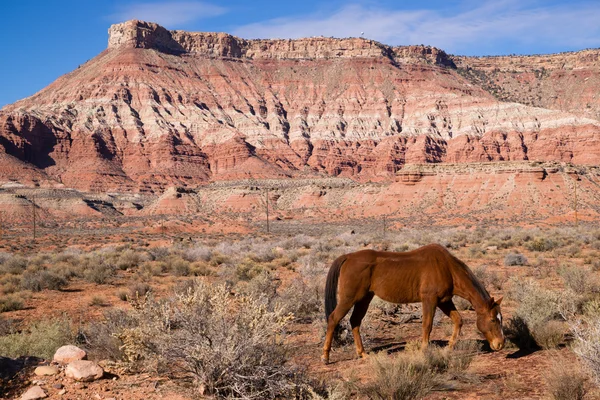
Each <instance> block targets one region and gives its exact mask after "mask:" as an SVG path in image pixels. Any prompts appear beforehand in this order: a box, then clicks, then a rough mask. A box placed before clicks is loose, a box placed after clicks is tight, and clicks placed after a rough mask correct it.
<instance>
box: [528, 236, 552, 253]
mask: <svg viewBox="0 0 600 400" xmlns="http://www.w3.org/2000/svg"><path fill="white" fill-rule="evenodd" d="M557 246H558V243H557V242H556V241H554V240H552V239H548V238H543V237H536V238H534V239H533V240H530V241H528V242H527V243H526V244H525V248H527V250H530V251H551V250H553V249H555V248H556V247H557Z"/></svg>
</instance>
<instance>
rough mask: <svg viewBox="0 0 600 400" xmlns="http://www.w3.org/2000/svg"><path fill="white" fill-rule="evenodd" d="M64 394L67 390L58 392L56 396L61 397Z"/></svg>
mask: <svg viewBox="0 0 600 400" xmlns="http://www.w3.org/2000/svg"><path fill="white" fill-rule="evenodd" d="M65 393H67V389H63V390H61V391H60V392H58V395H59V396H62V395H64V394H65Z"/></svg>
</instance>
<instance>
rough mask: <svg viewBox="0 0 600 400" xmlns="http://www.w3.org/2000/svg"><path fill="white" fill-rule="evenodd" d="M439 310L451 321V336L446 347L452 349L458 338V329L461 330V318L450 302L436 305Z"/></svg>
mask: <svg viewBox="0 0 600 400" xmlns="http://www.w3.org/2000/svg"><path fill="white" fill-rule="evenodd" d="M438 307H439V308H440V310H442V311H443V312H444V314H446V315H447V316H448V317H450V319H451V320H452V324H453V328H452V336H451V337H450V341H449V342H448V346H449V347H450V348H453V347H454V345H455V344H456V341H457V339H458V336H459V335H460V329H461V328H462V317H461V316H460V314H459V313H458V311H457V310H456V307H455V306H454V303H453V302H452V300H449V301H446V302H444V303H440V304H438Z"/></svg>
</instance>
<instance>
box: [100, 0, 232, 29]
mask: <svg viewBox="0 0 600 400" xmlns="http://www.w3.org/2000/svg"><path fill="white" fill-rule="evenodd" d="M225 12H227V10H226V9H225V8H224V7H220V6H216V5H213V4H209V3H204V2H200V1H167V2H165V1H163V2H158V3H134V4H128V5H126V6H120V7H119V8H118V9H117V11H116V12H115V13H114V14H112V15H111V16H110V18H111V19H112V20H114V21H115V22H122V21H127V20H130V19H139V20H142V21H148V22H156V23H158V24H160V25H163V26H165V27H167V28H175V27H178V26H181V25H185V24H188V23H190V22H194V21H197V20H199V19H202V18H211V17H216V16H219V15H222V14H224V13H225Z"/></svg>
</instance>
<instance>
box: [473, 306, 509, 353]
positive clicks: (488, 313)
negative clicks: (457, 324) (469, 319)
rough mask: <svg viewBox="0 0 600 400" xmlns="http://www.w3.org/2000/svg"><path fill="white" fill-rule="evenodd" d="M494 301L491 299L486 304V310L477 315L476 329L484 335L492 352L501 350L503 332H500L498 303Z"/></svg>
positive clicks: (500, 323)
mask: <svg viewBox="0 0 600 400" xmlns="http://www.w3.org/2000/svg"><path fill="white" fill-rule="evenodd" d="M501 302H502V297H501V298H499V299H498V301H494V298H493V297H492V298H491V299H490V300H489V302H488V307H487V309H486V310H483V311H480V312H478V313H477V328H478V329H479V330H480V331H481V333H483V334H484V335H485V338H486V339H487V341H488V342H489V343H490V347H491V348H492V350H494V351H498V350H502V348H503V347H504V341H505V339H504V332H502V314H501V313H500V303H501Z"/></svg>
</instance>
